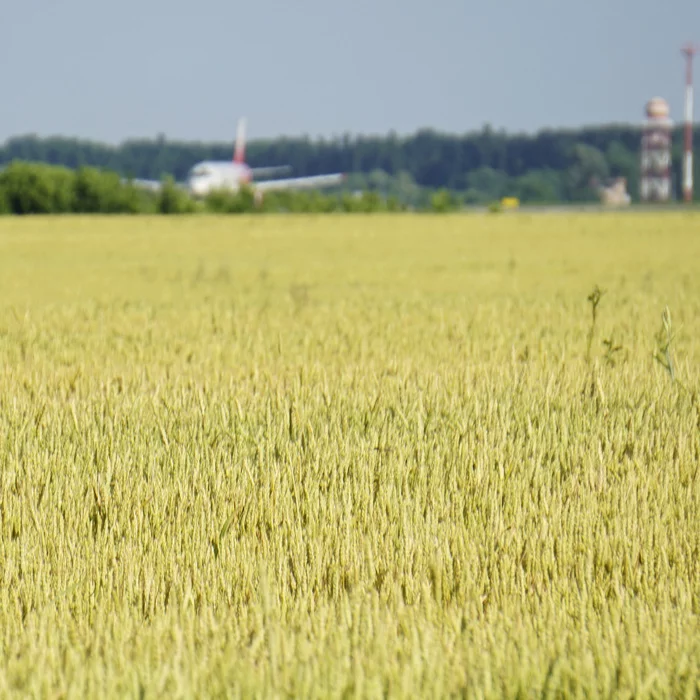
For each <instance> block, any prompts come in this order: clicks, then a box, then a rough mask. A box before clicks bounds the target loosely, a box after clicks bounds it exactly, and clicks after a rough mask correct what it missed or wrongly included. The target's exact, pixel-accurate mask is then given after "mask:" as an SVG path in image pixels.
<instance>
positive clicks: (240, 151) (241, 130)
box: [233, 118, 245, 163]
mask: <svg viewBox="0 0 700 700" xmlns="http://www.w3.org/2000/svg"><path fill="white" fill-rule="evenodd" d="M233 162H234V163H245V118H241V119H239V120H238V128H237V129H236V145H235V147H234V149H233Z"/></svg>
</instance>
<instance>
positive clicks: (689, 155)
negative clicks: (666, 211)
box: [682, 44, 700, 202]
mask: <svg viewBox="0 0 700 700" xmlns="http://www.w3.org/2000/svg"><path fill="white" fill-rule="evenodd" d="M682 53H683V55H684V56H685V62H686V68H685V146H684V151H685V153H684V158H683V199H685V201H686V202H692V201H693V58H694V57H695V54H696V53H700V46H697V45H695V44H686V45H685V46H684V47H683V49H682Z"/></svg>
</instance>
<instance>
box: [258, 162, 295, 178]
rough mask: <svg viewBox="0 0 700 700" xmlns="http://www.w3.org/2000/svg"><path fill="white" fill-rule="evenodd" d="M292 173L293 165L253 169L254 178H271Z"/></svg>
mask: <svg viewBox="0 0 700 700" xmlns="http://www.w3.org/2000/svg"><path fill="white" fill-rule="evenodd" d="M291 171H292V166H291V165H272V166H269V167H266V168H251V169H250V172H251V173H252V175H253V177H270V175H283V174H284V173H289V172H291Z"/></svg>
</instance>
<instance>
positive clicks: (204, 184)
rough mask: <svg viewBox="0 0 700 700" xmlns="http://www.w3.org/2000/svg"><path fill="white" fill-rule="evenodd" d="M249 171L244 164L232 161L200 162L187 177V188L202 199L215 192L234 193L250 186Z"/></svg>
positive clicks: (251, 178)
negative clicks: (243, 186) (226, 191)
mask: <svg viewBox="0 0 700 700" xmlns="http://www.w3.org/2000/svg"><path fill="white" fill-rule="evenodd" d="M252 180H253V174H252V171H251V169H250V168H249V167H248V166H247V165H246V164H245V163H236V162H233V161H202V162H201V163H197V165H195V166H194V167H193V168H192V170H190V172H189V175H188V176H187V187H188V189H189V191H190V192H191V193H192V194H193V195H195V196H196V197H204V196H206V195H207V194H209V193H210V192H213V191H215V190H229V191H231V192H236V191H237V190H238V189H240V187H241V185H250V184H251V182H252Z"/></svg>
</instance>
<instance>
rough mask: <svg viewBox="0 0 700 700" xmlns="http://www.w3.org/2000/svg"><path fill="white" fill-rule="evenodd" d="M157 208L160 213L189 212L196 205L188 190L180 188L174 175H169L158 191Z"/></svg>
mask: <svg viewBox="0 0 700 700" xmlns="http://www.w3.org/2000/svg"><path fill="white" fill-rule="evenodd" d="M156 210H157V211H158V213H159V214H189V213H191V212H193V211H194V210H195V207H194V203H193V202H192V200H191V199H190V197H189V196H188V194H187V192H185V191H184V190H182V189H180V188H179V187H178V186H177V185H176V184H175V181H174V180H173V178H172V176H170V175H168V176H167V177H165V178H163V181H162V187H161V190H160V192H158V196H157V201H156Z"/></svg>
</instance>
